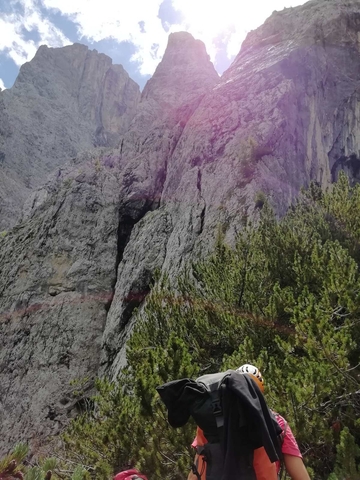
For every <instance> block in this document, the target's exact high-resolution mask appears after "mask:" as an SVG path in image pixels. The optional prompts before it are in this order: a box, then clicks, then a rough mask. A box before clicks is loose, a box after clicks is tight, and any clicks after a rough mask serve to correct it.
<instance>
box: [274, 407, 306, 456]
mask: <svg viewBox="0 0 360 480" xmlns="http://www.w3.org/2000/svg"><path fill="white" fill-rule="evenodd" d="M276 420H277V422H278V424H279V425H280V427H281V428H282V429H283V431H284V430H285V437H284V440H283V443H282V447H281V450H282V453H284V454H287V455H293V456H294V457H299V458H302V455H301V453H300V450H299V447H298V444H297V442H296V440H295V437H294V434H293V433H292V431H291V428H290V425H289V424H288V423H287V422H286V421H285V419H284V418H283V417H282V416H281V415H277V416H276Z"/></svg>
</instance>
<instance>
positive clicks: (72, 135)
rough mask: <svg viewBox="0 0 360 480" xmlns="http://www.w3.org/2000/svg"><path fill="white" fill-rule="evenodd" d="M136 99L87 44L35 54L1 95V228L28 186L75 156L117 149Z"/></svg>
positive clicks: (130, 84) (118, 71)
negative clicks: (98, 148) (99, 148)
mask: <svg viewBox="0 0 360 480" xmlns="http://www.w3.org/2000/svg"><path fill="white" fill-rule="evenodd" d="M139 99H140V91H139V87H138V85H137V84H136V83H135V82H134V81H133V80H131V79H130V78H129V76H128V74H127V73H126V72H125V70H124V69H123V68H122V66H121V65H112V61H111V59H110V58H109V57H107V56H106V55H103V54H99V53H97V52H96V51H95V50H93V51H90V50H89V49H88V48H87V47H85V46H84V45H79V44H75V45H72V46H69V47H64V48H48V47H46V46H42V47H40V48H39V50H38V52H37V54H36V55H35V57H34V59H33V60H32V61H31V62H29V63H26V64H25V65H23V66H22V67H21V69H20V73H19V76H18V78H17V80H16V82H15V84H14V86H13V87H12V88H10V89H8V90H5V91H3V92H0V125H1V127H0V169H1V174H0V230H2V229H8V228H9V227H11V226H13V225H14V223H15V222H16V220H17V219H18V217H19V213H20V209H21V206H22V203H23V201H24V199H25V198H26V197H27V195H28V194H29V192H30V191H31V189H32V188H34V187H36V186H38V185H40V184H41V183H42V182H43V181H44V180H45V179H46V177H47V175H48V174H49V173H50V172H51V171H52V170H53V169H54V168H55V167H57V166H60V165H62V164H63V163H64V162H65V161H66V160H67V159H69V158H71V157H73V156H75V155H76V154H77V153H78V152H79V151H82V150H86V149H89V148H92V147H93V146H114V145H117V144H118V143H119V141H120V138H121V136H122V135H123V134H124V133H125V131H127V130H128V127H129V125H130V122H131V120H132V119H133V117H134V115H135V110H136V107H137V104H138V101H139Z"/></svg>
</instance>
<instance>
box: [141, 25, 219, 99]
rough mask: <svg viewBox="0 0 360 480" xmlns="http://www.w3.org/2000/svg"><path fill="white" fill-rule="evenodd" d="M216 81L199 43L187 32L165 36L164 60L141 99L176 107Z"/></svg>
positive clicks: (206, 56) (211, 66)
mask: <svg viewBox="0 0 360 480" xmlns="http://www.w3.org/2000/svg"><path fill="white" fill-rule="evenodd" d="M218 80H219V75H218V73H217V72H216V70H215V68H214V65H213V64H212V63H211V61H210V57H209V55H208V54H207V52H206V48H205V45H204V43H203V42H201V41H200V40H195V38H194V37H193V36H192V35H191V34H190V33H187V32H177V33H172V34H170V35H169V41H168V45H167V48H166V51H165V54H164V57H163V59H162V61H161V62H160V64H159V65H158V67H157V69H156V70H155V73H154V75H153V77H152V78H151V79H150V80H149V81H148V82H147V84H146V86H145V88H144V91H143V94H142V99H153V100H154V101H156V102H157V103H159V104H161V105H168V106H170V107H176V106H179V105H181V104H184V103H190V102H191V101H192V100H194V99H195V98H196V97H197V96H199V95H201V94H202V93H203V92H204V91H205V90H207V89H208V88H211V87H212V86H214V84H215V83H217V82H218Z"/></svg>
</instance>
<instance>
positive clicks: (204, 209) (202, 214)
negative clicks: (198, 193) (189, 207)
mask: <svg viewBox="0 0 360 480" xmlns="http://www.w3.org/2000/svg"><path fill="white" fill-rule="evenodd" d="M205 212H206V206H204V208H203V209H202V210H201V213H200V231H199V235H201V234H202V232H203V230H204V223H205Z"/></svg>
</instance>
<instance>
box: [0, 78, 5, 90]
mask: <svg viewBox="0 0 360 480" xmlns="http://www.w3.org/2000/svg"><path fill="white" fill-rule="evenodd" d="M5 88H6V87H5V85H4V82H3V80H2V78H0V90H5Z"/></svg>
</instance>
